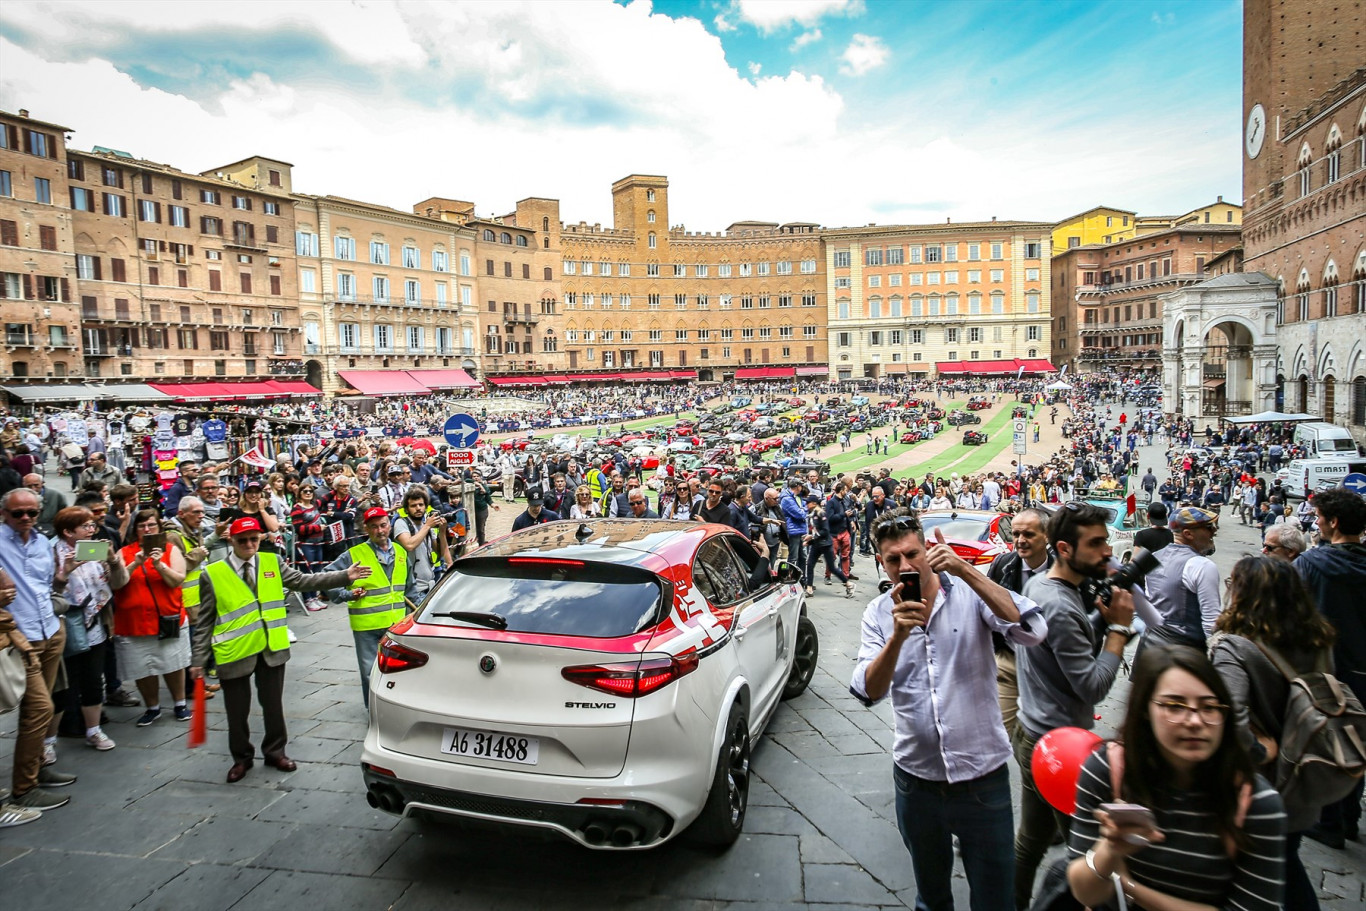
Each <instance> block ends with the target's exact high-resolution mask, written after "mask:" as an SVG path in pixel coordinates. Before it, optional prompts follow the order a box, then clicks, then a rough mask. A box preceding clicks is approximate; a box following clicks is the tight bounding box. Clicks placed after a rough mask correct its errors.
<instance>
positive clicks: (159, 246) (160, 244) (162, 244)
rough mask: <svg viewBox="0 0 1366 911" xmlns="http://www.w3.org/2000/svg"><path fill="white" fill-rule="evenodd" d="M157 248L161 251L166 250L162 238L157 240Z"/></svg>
mask: <svg viewBox="0 0 1366 911" xmlns="http://www.w3.org/2000/svg"><path fill="white" fill-rule="evenodd" d="M157 249H159V250H160V251H161V252H162V253H165V252H166V241H164V240H159V241H157Z"/></svg>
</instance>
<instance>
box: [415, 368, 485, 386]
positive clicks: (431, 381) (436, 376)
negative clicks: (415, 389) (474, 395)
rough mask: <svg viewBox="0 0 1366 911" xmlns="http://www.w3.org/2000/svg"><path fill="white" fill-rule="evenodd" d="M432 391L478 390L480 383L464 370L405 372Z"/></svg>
mask: <svg viewBox="0 0 1366 911" xmlns="http://www.w3.org/2000/svg"><path fill="white" fill-rule="evenodd" d="M403 372H404V373H406V374H408V375H409V376H410V377H412V378H413V379H415V380H417V381H418V382H419V383H421V384H422V385H424V386H426V387H428V388H430V389H478V388H480V383H479V381H478V380H476V379H475V378H474V377H472V376H470V375H469V374H468V373H466V372H465V371H463V370H405V371H403Z"/></svg>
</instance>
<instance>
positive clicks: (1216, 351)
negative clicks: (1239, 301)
mask: <svg viewBox="0 0 1366 911" xmlns="http://www.w3.org/2000/svg"><path fill="white" fill-rule="evenodd" d="M1252 346H1253V338H1252V330H1250V329H1249V328H1248V327H1247V326H1245V325H1243V324H1242V323H1241V322H1234V321H1232V320H1224V321H1222V322H1218V323H1215V324H1214V325H1212V326H1211V327H1210V328H1209V330H1208V331H1207V332H1206V334H1205V345H1204V356H1203V358H1202V359H1201V364H1200V385H1201V392H1200V405H1201V407H1200V413H1201V414H1203V415H1206V416H1218V417H1223V416H1226V415H1236V414H1251V413H1252V412H1253V410H1254V409H1253V399H1254V398H1255V385H1256V382H1257V381H1256V379H1255V377H1254V375H1253V368H1252Z"/></svg>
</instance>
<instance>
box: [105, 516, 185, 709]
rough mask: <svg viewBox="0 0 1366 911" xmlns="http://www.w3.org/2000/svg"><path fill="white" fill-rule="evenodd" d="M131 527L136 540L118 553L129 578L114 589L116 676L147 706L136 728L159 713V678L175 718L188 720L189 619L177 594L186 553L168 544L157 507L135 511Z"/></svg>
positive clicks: (182, 580) (183, 572) (181, 581)
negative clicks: (131, 686)
mask: <svg viewBox="0 0 1366 911" xmlns="http://www.w3.org/2000/svg"><path fill="white" fill-rule="evenodd" d="M133 528H134V529H135V531H136V533H137V535H138V540H137V541H136V542H135V543H132V544H128V545H126V546H125V547H124V548H123V550H121V551H120V552H119V555H120V556H121V557H122V558H123V565H124V566H125V567H127V569H128V576H129V581H128V584H127V585H125V586H123V587H122V588H120V589H119V590H118V591H116V592H115V593H114V652H115V654H116V655H117V657H118V661H119V676H120V677H122V678H123V679H124V680H128V679H130V678H132V679H134V680H136V681H137V685H138V692H139V693H141V694H142V701H143V704H144V705H146V706H147V711H145V712H143V714H142V717H141V718H139V719H138V727H147V726H148V725H149V724H152V723H153V722H155V721H156V720H157V719H158V718H159V717H161V696H160V686H159V684H158V683H157V677H158V676H160V677H162V678H163V679H164V680H165V681H166V686H167V688H168V689H169V690H170V691H171V696H172V698H173V699H174V700H175V717H176V720H177V721H189V720H190V717H191V712H190V709H189V707H188V706H187V705H186V704H185V668H187V667H189V666H190V636H189V618H188V616H187V614H186V612H185V606H184V603H183V601H182V600H181V594H180V585H181V583H183V582H184V581H185V557H184V555H183V554H181V552H180V549H179V548H178V547H175V546H169V547H168V546H167V541H166V534H165V532H164V531H162V528H161V519H160V518H158V517H157V513H156V510H154V509H140V510H138V512H137V515H135V516H134V517H133Z"/></svg>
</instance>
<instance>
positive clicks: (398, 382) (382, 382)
mask: <svg viewBox="0 0 1366 911" xmlns="http://www.w3.org/2000/svg"><path fill="white" fill-rule="evenodd" d="M337 375H338V376H340V377H341V378H342V379H343V380H345V381H346V382H348V383H350V384H351V385H352V386H355V387H356V388H357V389H359V390H360V392H361V395H371V396H380V395H424V394H426V393H428V392H431V390H430V389H428V388H427V387H426V386H424V385H422V383H420V382H418V381H417V380H415V379H413V378H412V377H411V376H409V375H408V374H406V373H404V372H403V371H402V370H340V371H338V372H337Z"/></svg>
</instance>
